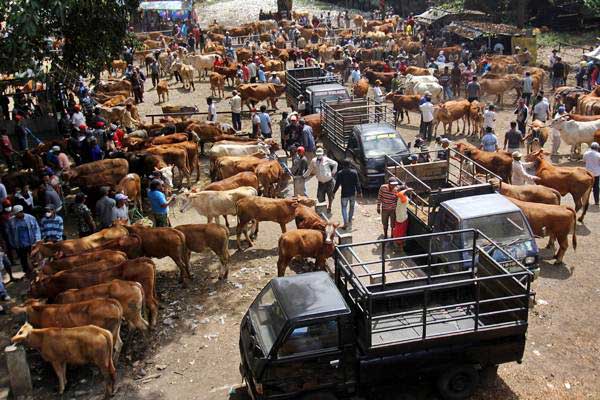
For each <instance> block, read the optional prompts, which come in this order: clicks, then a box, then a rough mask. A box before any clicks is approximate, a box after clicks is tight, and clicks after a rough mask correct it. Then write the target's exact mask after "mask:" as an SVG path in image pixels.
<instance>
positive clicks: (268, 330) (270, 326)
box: [250, 286, 286, 357]
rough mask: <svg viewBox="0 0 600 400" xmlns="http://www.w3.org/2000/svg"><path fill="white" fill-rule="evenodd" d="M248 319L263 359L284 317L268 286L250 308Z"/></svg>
mask: <svg viewBox="0 0 600 400" xmlns="http://www.w3.org/2000/svg"><path fill="white" fill-rule="evenodd" d="M250 318H251V320H252V326H253V327H254V330H255V331H256V336H257V338H258V342H259V344H260V347H261V349H262V351H263V354H264V355H265V357H266V356H267V355H268V354H269V353H270V352H271V348H272V347H273V343H275V340H277V337H278V336H279V334H280V333H281V330H282V329H283V327H284V325H285V321H286V318H285V315H284V313H283V310H282V308H281V306H280V305H279V303H278V302H277V298H275V295H274V294H273V289H272V288H271V287H270V286H269V287H267V288H265V290H263V292H262V293H261V294H260V295H259V296H258V297H257V298H256V300H255V301H254V303H252V306H250Z"/></svg>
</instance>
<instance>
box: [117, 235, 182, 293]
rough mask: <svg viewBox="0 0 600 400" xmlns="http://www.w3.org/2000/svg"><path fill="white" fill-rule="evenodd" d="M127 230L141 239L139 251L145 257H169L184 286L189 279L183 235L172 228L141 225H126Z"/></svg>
mask: <svg viewBox="0 0 600 400" xmlns="http://www.w3.org/2000/svg"><path fill="white" fill-rule="evenodd" d="M126 228H127V230H128V231H129V232H130V233H131V234H134V235H137V236H139V237H140V239H141V240H142V244H141V247H140V252H141V254H143V255H144V256H146V257H156V258H164V257H170V258H171V260H173V262H175V264H176V265H177V267H178V268H179V280H180V282H182V283H183V285H184V286H186V285H187V279H191V278H192V275H191V274H190V258H189V251H188V249H187V247H186V245H185V235H184V234H183V233H181V232H179V231H178V230H176V229H173V228H166V227H165V228H150V227H147V226H142V225H128V226H126Z"/></svg>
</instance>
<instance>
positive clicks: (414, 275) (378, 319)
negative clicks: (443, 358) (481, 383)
mask: <svg viewBox="0 0 600 400" xmlns="http://www.w3.org/2000/svg"><path fill="white" fill-rule="evenodd" d="M465 234H466V235H468V236H469V240H468V243H466V244H465V243H463V245H464V246H461V247H462V248H456V249H451V250H444V251H436V250H433V249H434V248H435V246H434V241H437V240H445V241H453V240H457V239H458V240H462V239H461V238H464V236H465ZM416 239H421V241H423V239H425V241H426V242H428V243H429V246H428V248H425V249H422V251H421V252H416V253H414V252H411V254H410V255H409V254H406V253H402V254H397V253H396V254H393V255H391V256H389V254H388V255H386V249H388V250H387V253H390V251H389V248H390V247H393V246H394V244H393V242H394V241H398V240H402V241H404V242H407V241H413V240H416ZM482 240H483V241H485V242H489V243H487V244H488V245H491V246H497V245H496V244H495V243H493V242H492V241H491V240H490V239H489V238H487V237H486V236H485V235H483V234H482V233H481V232H479V231H475V230H460V231H453V232H442V233H432V234H428V235H420V236H419V237H414V236H413V237H404V238H394V239H386V240H379V241H372V242H363V243H353V244H347V245H339V246H337V247H336V250H335V253H334V262H335V281H336V284H337V286H338V289H339V290H340V292H341V293H342V294H343V296H344V298H345V300H346V301H347V302H348V304H350V305H351V308H353V309H354V311H355V312H356V315H360V316H361V318H360V320H359V321H357V327H358V333H357V334H358V340H359V342H360V343H361V345H362V347H363V348H364V349H365V351H366V352H367V353H369V352H374V353H377V351H378V349H382V348H389V347H390V346H394V347H398V351H401V352H403V351H414V350H418V349H427V350H429V351H432V349H433V348H435V347H436V346H447V345H452V344H455V345H458V344H460V343H464V342H466V341H474V342H478V341H482V340H497V341H498V343H499V349H501V348H503V347H502V345H501V343H503V340H504V339H502V338H509V337H513V338H515V337H522V346H521V344H519V345H517V347H511V350H510V351H509V353H510V354H508V353H507V354H506V355H502V354H500V353H499V354H477V355H473V357H474V358H476V359H474V360H473V362H479V363H481V364H485V363H487V362H489V361H492V360H493V361H492V362H493V363H496V364H497V363H501V362H508V361H514V360H520V359H521V358H522V355H523V350H524V345H525V339H524V337H525V333H526V331H527V321H528V310H529V304H530V297H531V296H532V292H531V278H532V275H533V274H532V273H531V272H530V271H529V270H527V269H526V268H525V267H524V266H523V265H521V264H520V263H519V262H518V261H517V260H515V259H513V261H515V263H517V264H518V265H520V268H519V270H518V271H513V272H511V271H509V270H507V269H505V268H504V267H503V266H502V265H500V264H499V263H498V262H496V261H495V260H494V259H493V258H491V257H490V256H489V255H488V253H487V252H486V251H485V250H484V249H483V247H482V245H481V244H478V243H481V242H482ZM499 250H500V251H503V250H502V249H499ZM451 253H455V254H456V255H457V256H458V257H450V258H452V260H451V261H445V260H446V259H447V258H448V257H446V258H443V257H442V256H448V255H449V254H451ZM507 256H508V257H511V256H510V255H509V254H507ZM518 342H519V343H521V341H520V340H519V341H518ZM505 350H506V349H505ZM467 356H468V355H467ZM488 357H489V359H487V358H488ZM503 360H506V361H503Z"/></svg>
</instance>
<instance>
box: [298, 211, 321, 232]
mask: <svg viewBox="0 0 600 400" xmlns="http://www.w3.org/2000/svg"><path fill="white" fill-rule="evenodd" d="M294 221H295V222H296V228H298V229H315V230H317V231H323V232H325V227H326V226H327V221H326V220H324V219H323V218H321V216H320V215H319V214H317V212H316V211H315V210H314V209H313V208H310V207H306V206H304V205H299V206H298V207H296V211H295V213H294Z"/></svg>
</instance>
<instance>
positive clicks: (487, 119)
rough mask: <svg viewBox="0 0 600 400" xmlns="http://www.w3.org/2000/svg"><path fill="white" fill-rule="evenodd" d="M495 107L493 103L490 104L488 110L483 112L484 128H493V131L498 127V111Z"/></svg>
mask: <svg viewBox="0 0 600 400" xmlns="http://www.w3.org/2000/svg"><path fill="white" fill-rule="evenodd" d="M494 110H495V107H494V105H493V104H490V106H489V107H488V109H487V110H485V112H484V113H483V129H484V130H485V128H492V131H493V130H495V129H494V128H495V127H496V112H495V111H494Z"/></svg>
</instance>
